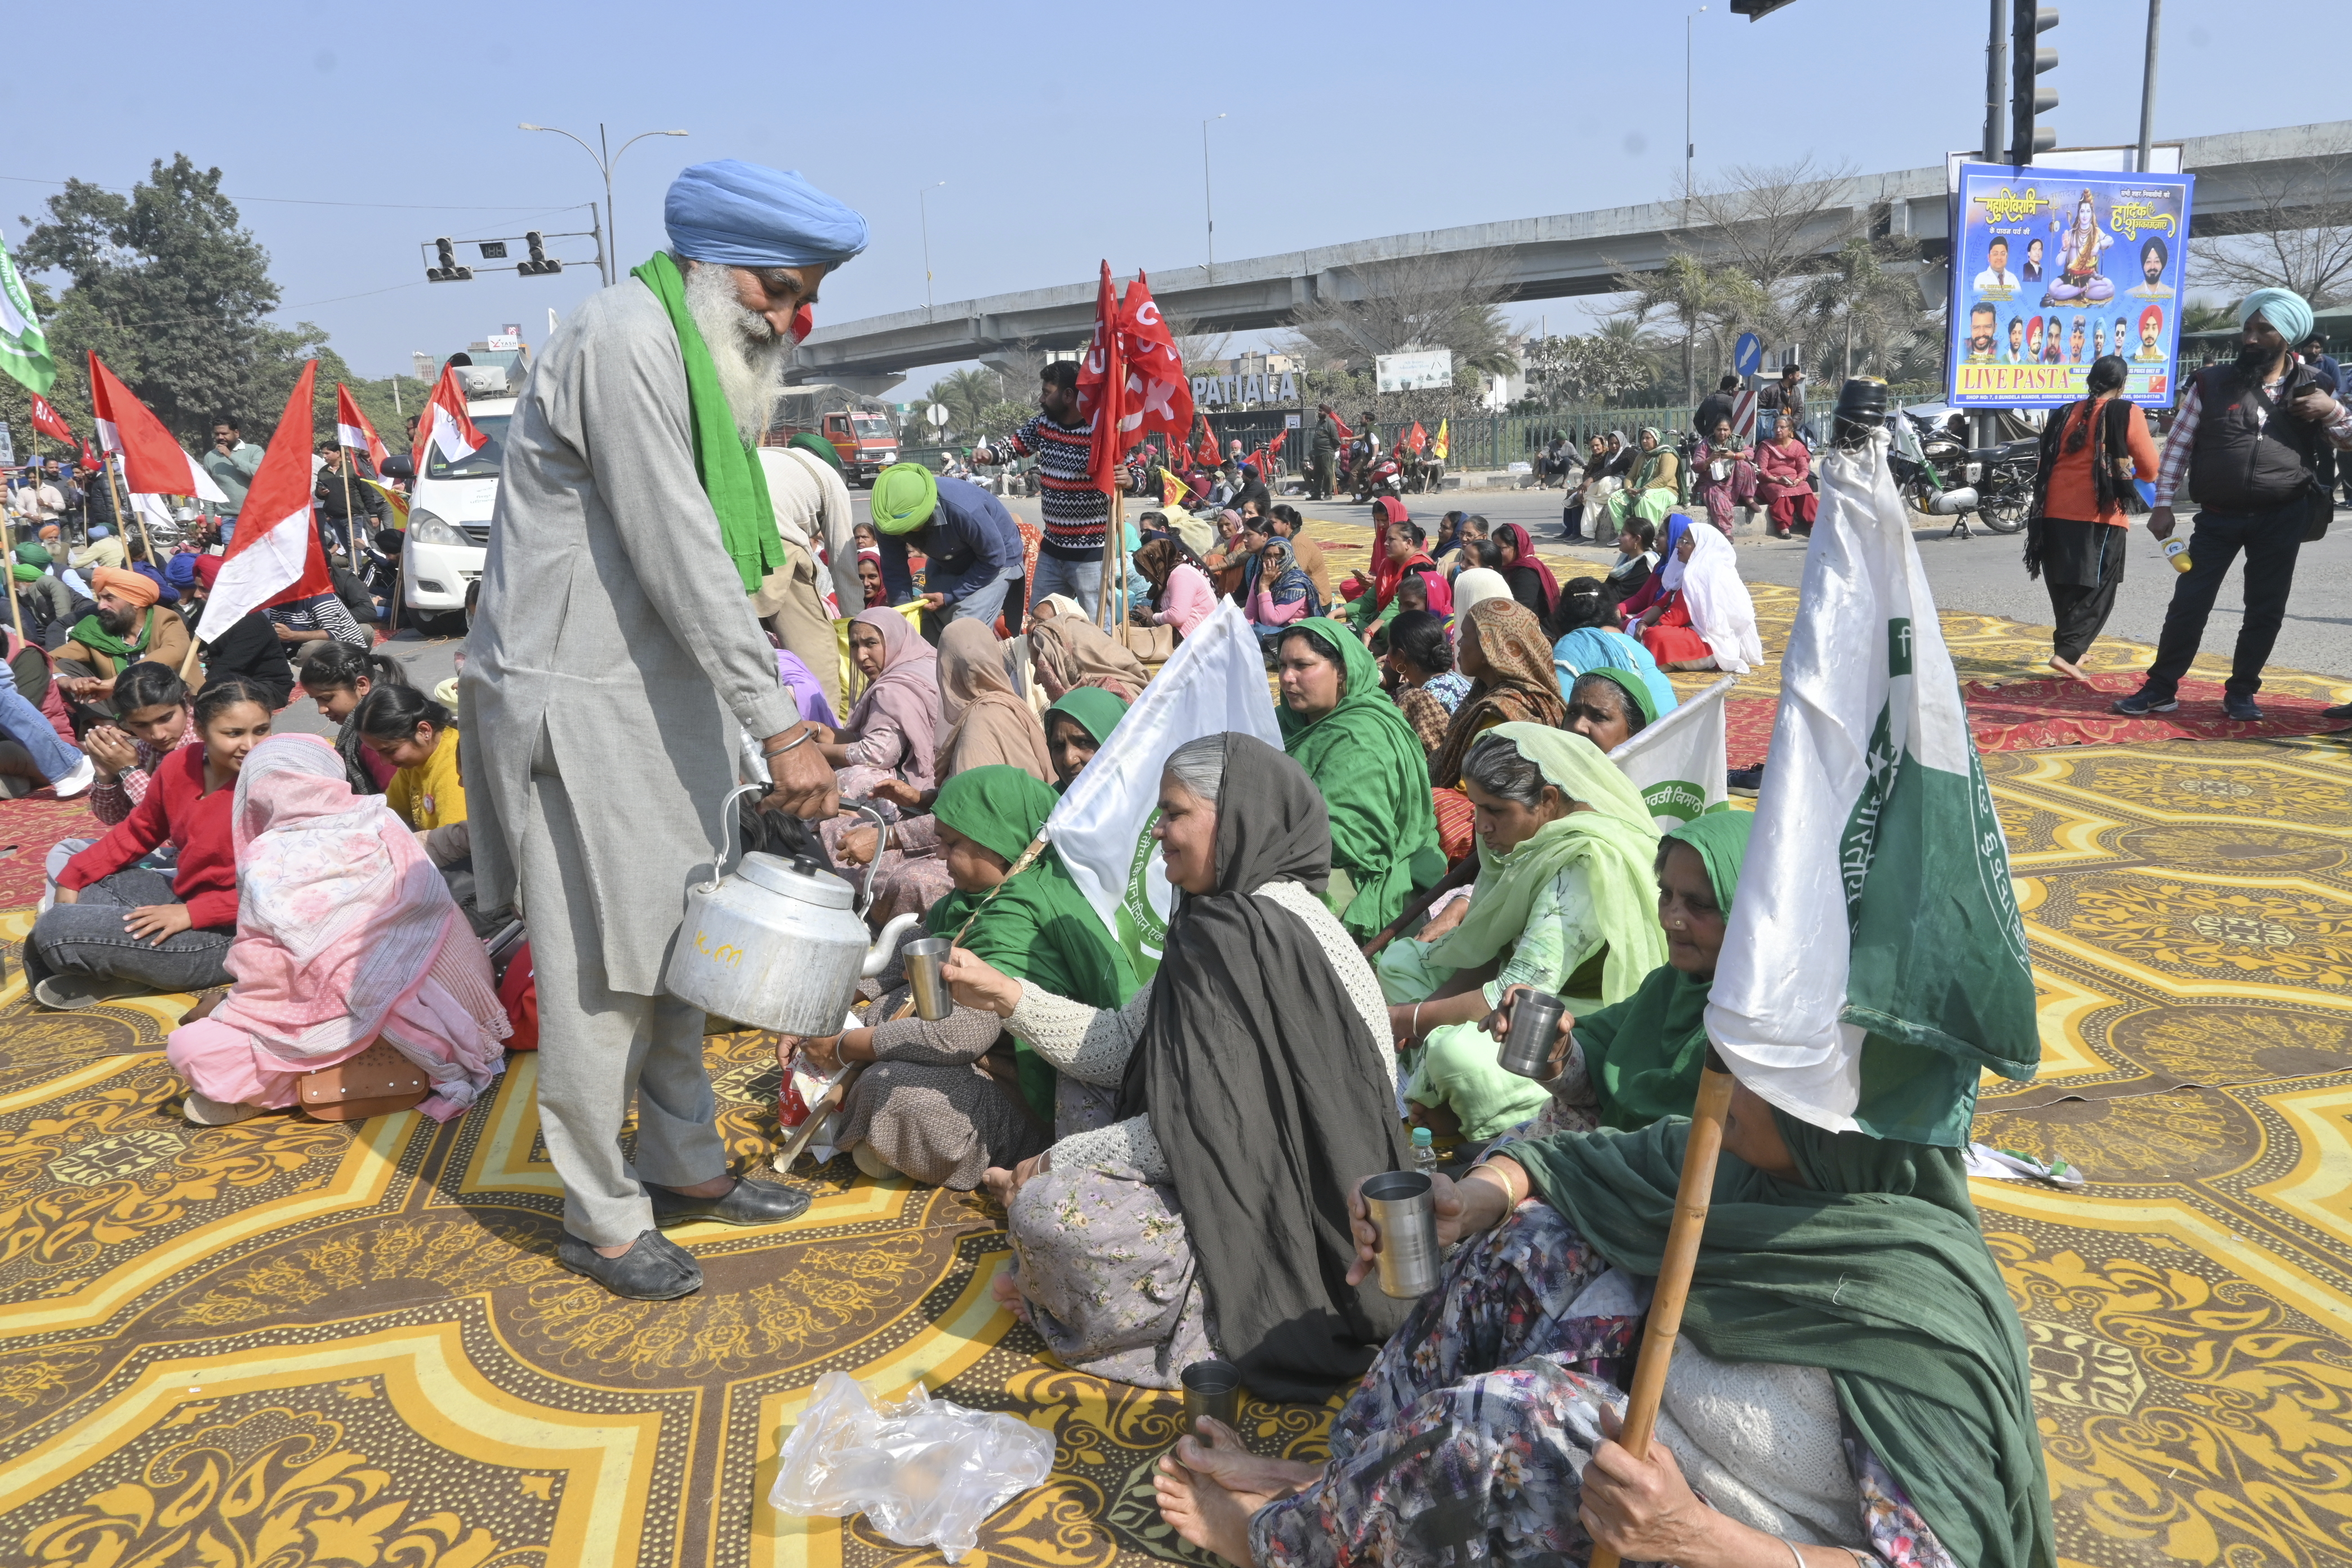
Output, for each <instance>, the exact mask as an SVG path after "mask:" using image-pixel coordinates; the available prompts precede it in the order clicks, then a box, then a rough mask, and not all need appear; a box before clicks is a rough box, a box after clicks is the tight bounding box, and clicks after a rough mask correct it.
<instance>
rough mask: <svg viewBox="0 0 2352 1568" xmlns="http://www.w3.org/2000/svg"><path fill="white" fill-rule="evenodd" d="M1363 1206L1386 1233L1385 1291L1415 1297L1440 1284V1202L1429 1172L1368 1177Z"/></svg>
mask: <svg viewBox="0 0 2352 1568" xmlns="http://www.w3.org/2000/svg"><path fill="white" fill-rule="evenodd" d="M1363 1194H1364V1207H1365V1208H1366V1209H1367V1210H1368V1211H1370V1215H1371V1220H1372V1224H1373V1225H1374V1226H1378V1227H1379V1229H1380V1233H1381V1244H1380V1252H1379V1254H1378V1255H1377V1256H1378V1260H1379V1264H1380V1280H1381V1294H1382V1295H1385V1296H1395V1297H1398V1298H1399V1299H1401V1300H1412V1299H1414V1298H1415V1297H1419V1296H1426V1295H1428V1294H1429V1293H1430V1292H1431V1291H1432V1290H1434V1289H1437V1276H1438V1270H1439V1266H1440V1264H1441V1263H1442V1262H1443V1261H1444V1260H1443V1258H1441V1257H1440V1256H1439V1253H1438V1247H1437V1206H1436V1199H1435V1197H1434V1196H1433V1195H1432V1184H1431V1183H1430V1180H1429V1178H1428V1177H1427V1176H1424V1175H1423V1174H1422V1173H1420V1172H1418V1171H1387V1172H1383V1173H1381V1174H1380V1175H1377V1176H1374V1177H1372V1178H1370V1180H1369V1181H1367V1182H1365V1184H1364V1186H1363Z"/></svg>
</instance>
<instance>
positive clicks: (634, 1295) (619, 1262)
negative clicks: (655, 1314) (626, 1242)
mask: <svg viewBox="0 0 2352 1568" xmlns="http://www.w3.org/2000/svg"><path fill="white" fill-rule="evenodd" d="M555 1261H557V1262H558V1263H561V1264H562V1265H563V1267H564V1268H569V1269H570V1270H572V1272H573V1273H574V1274H585V1275H586V1276H588V1278H589V1279H593V1280H594V1281H596V1283H597V1284H599V1285H602V1286H603V1287H604V1289H607V1290H610V1291H611V1292H612V1293H613V1294H614V1295H615V1296H625V1297H627V1298H628V1299H629V1300H632V1301H668V1300H676V1299H677V1297H680V1296H688V1295H692V1294H693V1293H694V1292H695V1291H697V1290H699V1289H702V1266H701V1265H700V1264H698V1263H697V1262H695V1260H694V1255H693V1254H692V1253H690V1252H688V1251H687V1249H686V1248H684V1247H680V1246H679V1245H678V1244H677V1243H676V1242H674V1241H672V1240H670V1239H669V1237H666V1236H664V1235H662V1234H661V1233H660V1232H659V1231H657V1230H649V1231H646V1232H645V1233H644V1234H643V1235H641V1236H639V1237H637V1239H636V1242H635V1245H633V1246H632V1247H630V1248H629V1250H628V1251H626V1252H624V1253H623V1254H621V1256H620V1257H618V1258H607V1257H605V1256H604V1254H603V1253H601V1252H599V1251H597V1250H596V1249H595V1248H594V1247H591V1246H589V1245H588V1244H587V1243H586V1242H584V1241H583V1240H581V1239H580V1238H579V1237H576V1236H573V1235H572V1234H571V1233H570V1232H568V1231H567V1232H565V1233H564V1236H563V1238H562V1240H560V1241H558V1242H557V1243H556V1244H555Z"/></svg>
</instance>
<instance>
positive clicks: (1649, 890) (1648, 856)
mask: <svg viewBox="0 0 2352 1568" xmlns="http://www.w3.org/2000/svg"><path fill="white" fill-rule="evenodd" d="M1487 735H1494V736H1500V737H1501V738H1502V739H1504V740H1506V741H1508V742H1511V744H1512V746H1513V747H1514V748H1515V749H1516V750H1517V752H1518V753H1519V755H1521V756H1522V757H1525V758H1526V759H1527V760H1528V761H1529V762H1531V763H1535V764H1536V766H1537V767H1538V768H1540V769H1542V770H1543V776H1544V778H1545V779H1546V780H1547V781H1548V782H1549V783H1551V784H1555V785H1557V786H1559V792H1560V793H1561V794H1562V795H1566V796H1568V798H1569V799H1570V800H1572V801H1579V802H1581V803H1583V804H1584V805H1589V806H1591V808H1592V809H1591V810H1590V811H1577V812H1570V814H1569V815H1568V816H1563V817H1561V818H1559V820H1558V821H1556V822H1547V823H1545V824H1544V825H1543V826H1541V827H1538V828H1537V829H1536V831H1535V833H1534V834H1533V835H1532V836H1531V837H1528V839H1527V841H1526V842H1524V843H1522V844H1520V845H1518V846H1517V847H1515V848H1513V849H1512V850H1511V851H1510V852H1509V853H1507V854H1504V855H1499V856H1498V855H1496V854H1494V853H1492V852H1490V851H1489V850H1488V849H1487V847H1486V842H1485V841H1484V840H1483V839H1482V840H1480V841H1479V844H1478V883H1477V886H1476V887H1475V888H1474V889H1471V893H1470V912H1469V913H1467V914H1466V915H1465V916H1463V917H1462V923H1461V924H1460V925H1457V926H1455V927H1454V929H1453V930H1452V931H1449V932H1447V933H1446V934H1445V936H1444V938H1442V939H1441V940H1440V941H1439V942H1437V944H1436V945H1435V946H1434V947H1433V948H1431V949H1430V952H1429V962H1430V963H1432V964H1437V965H1443V966H1444V967H1446V968H1450V969H1475V968H1477V967H1478V966H1479V965H1480V964H1482V963H1486V962H1487V961H1488V960H1489V959H1491V958H1493V957H1495V955H1496V954H1497V953H1499V952H1502V951H1503V949H1504V948H1506V947H1507V946H1509V945H1510V944H1511V943H1512V942H1517V940H1518V938H1519V933H1520V932H1521V931H1525V930H1526V929H1527V923H1528V909H1529V907H1530V906H1532V905H1533V904H1534V902H1535V898H1536V895H1537V894H1538V892H1540V891H1542V889H1544V888H1545V887H1546V886H1547V885H1548V884H1549V883H1550V881H1551V879H1553V878H1555V877H1557V876H1559V874H1560V872H1562V871H1564V870H1566V869H1567V868H1570V867H1571V866H1579V867H1581V868H1583V871H1584V879H1585V887H1586V889H1587V890H1588V892H1589V894H1590V896H1591V900H1592V910H1593V915H1594V917H1595V919H1596V921H1598V923H1599V925H1600V927H1601V933H1602V935H1603V937H1604V938H1605V939H1606V940H1607V942H1608V946H1607V948H1606V949H1605V950H1604V952H1603V957H1602V965H1601V986H1600V990H1599V995H1600V998H1601V1001H1603V1002H1615V1001H1618V1000H1620V999H1621V998H1622V997H1626V996H1630V995H1632V994H1633V990H1634V987H1636V986H1638V985H1640V984H1642V978H1643V976H1644V975H1646V974H1648V973H1650V972H1651V971H1652V970H1654V969H1656V968H1658V967H1659V966H1660V965H1662V964H1664V963H1665V962H1666V938H1665V932H1664V931H1661V930H1660V929H1659V927H1658V893H1657V885H1656V883H1655V881H1654V879H1653V878H1654V870H1653V867H1654V862H1655V861H1656V859H1657V854H1658V827H1657V824H1656V822H1655V821H1654V820H1653V818H1652V817H1651V816H1650V808H1649V806H1648V805H1645V804H1644V803H1643V799H1642V795H1641V792H1640V791H1638V790H1636V789H1635V788H1634V787H1633V784H1632V782H1631V781H1629V780H1628V779H1627V778H1626V777H1625V775H1624V774H1623V773H1620V772H1619V771H1618V770H1617V767H1616V765H1615V764H1614V763H1611V762H1610V761H1609V759H1608V758H1607V757H1606V756H1604V755H1603V754H1602V753H1601V748H1600V747H1598V746H1596V745H1594V744H1593V743H1592V742H1590V741H1588V740H1586V739H1585V738H1584V737H1583V736H1581V735H1578V734H1573V733H1571V732H1570V731H1566V730H1555V729H1552V728H1551V727H1550V726H1549V725H1545V724H1528V723H1512V724H1497V725H1496V726H1495V727H1494V728H1493V729H1491V730H1489V731H1486V735H1482V736H1480V737H1479V740H1481V741H1484V740H1485V739H1486V736H1487ZM1571 956H1572V955H1571Z"/></svg>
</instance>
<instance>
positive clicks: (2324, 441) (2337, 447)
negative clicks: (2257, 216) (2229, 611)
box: [2114, 289, 2352, 721]
mask: <svg viewBox="0 0 2352 1568" xmlns="http://www.w3.org/2000/svg"><path fill="white" fill-rule="evenodd" d="M2310 335H2311V307H2310V306H2309V305H2308V304H2306V303H2305V301H2304V299H2303V296H2301V295H2300V294H2295V293H2293V292H2290V291H2289V290H2287V289H2255V290H2254V291H2253V292H2252V293H2251V294H2249V295H2247V296H2246V297H2245V298H2244V299H2243V300H2240V301H2239V302H2238V357H2237V359H2236V360H2235V361H2234V362H2232V363H2228V364H2212V365H2207V366H2206V367H2205V368H2204V369H2203V370H2200V371H2199V372H2198V373H2197V374H2196V376H2195V377H2194V379H2192V380H2191V381H2190V382H2189V385H2188V387H2187V388H2186V389H2184V391H2183V392H2182V394H2181V398H2180V412H2179V416H2178V417H2176V418H2175V419H2174V420H2173V423H2172V434H2171V437H2170V438H2169V439H2168V440H2167V441H2166V442H2165V445H2164V457H2163V458H2162V460H2161V461H2160V462H2159V463H2158V466H2157V473H2156V506H2155V510H2153V511H2151V512H2150V513H2149V514H2148V519H2147V531H2148V532H2150V533H2152V534H2154V535H2155V536H2156V537H2157V538H2158V539H2168V538H2170V537H2171V535H2172V498H2173V494H2174V492H2175V491H2177V490H2178V489H2179V488H2180V486H2181V484H2182V482H2183V481H2184V480H2185V481H2186V482H2187V483H2188V486H2189V499H2191V500H2194V501H2195V502H2196V503H2197V531H2196V533H2195V534H2193V535H2192V536H2191V537H2190V539H2189V570H2188V571H2186V572H2184V573H2182V574H2180V575H2179V577H2177V578H2175V579H2174V580H2173V584H2172V604H2171V605H2170V606H2169V607H2168V608H2167V609H2166V611H2165V612H2164V634H2163V636H2162V637H2158V639H2157V645H2156V662H2155V663H2154V664H2152V665H2150V666H2149V667H2148V670H2147V677H2146V679H2144V680H2143V681H2142V682H2141V685H2140V689H2138V690H2137V691H2135V692H2133V693H2132V694H2131V695H2130V696H2128V697H2118V698H2117V699H2116V700H2115V704H2114V707H2115V710H2116V712H2118V713H2121V714H2124V715H2125V716H2126V717H2128V718H2138V717H2140V716H2141V715H2143V714H2147V713H2169V712H2171V711H2172V710H2174V709H2176V708H2178V707H2179V706H2180V700H2179V697H2178V696H2176V695H2175V693H2176V691H2177V690H2178V689H2179V685H2180V678H2181V676H2182V675H2184V674H2186V673H2187V672H2188V669H2189V661H2190V660H2192V659H2194V658H2196V657H2197V647H2198V644H2199V643H2200V642H2201V641H2202V640H2203V638H2204V636H2205V617H2206V616H2209V615H2210V614H2211V613H2212V610H2213V599H2214V596H2215V595H2217V594H2219V593H2220V592H2221V579H2222V578H2223V577H2225V576H2227V575H2228V574H2229V571H2230V563H2231V562H2233V561H2235V560H2236V559H2237V558H2238V552H2240V551H2243V552H2245V555H2246V583H2245V600H2246V618H2245V619H2244V621H2242V623H2241V624H2240V625H2239V627H2238V647H2237V653H2236V655H2235V657H2234V658H2233V659H2232V660H2231V667H2230V679H2229V681H2228V683H2227V684H2226V685H2225V686H2224V687H2223V688H2222V691H2221V711H2222V712H2223V713H2225V714H2227V715H2228V716H2229V717H2231V718H2232V719H2238V720H2244V721H2259V720H2260V719H2261V718H2262V716H2263V710H2262V709H2261V708H2260V707H2259V706H2258V705H2257V704H2256V703H2255V701H2254V693H2255V692H2257V691H2260V690H2261V689H2263V664H2264V663H2266V662H2267V661H2268V660H2269V658H2270V657H2271V647H2272V645H2273V644H2274V643H2276V642H2277V641H2278V633H2279V625H2280V623H2281V622H2282V621H2284V619H2285V618H2286V596H2287V592H2288V590H2289V589H2290V588H2292V587H2293V586H2294V560H2295V556H2296V554H2297V552H2300V551H2301V550H2302V548H2303V545H2304V542H2305V541H2306V540H2310V539H2316V538H2318V537H2319V536H2320V534H2321V533H2322V532H2323V531H2326V527H2327V521H2328V518H2329V517H2330V515H2331V514H2332V513H2333V512H2334V510H2335V495H2334V491H2335V489H2336V454H2337V453H2338V452H2342V451H2347V450H2352V409H2347V407H2346V406H2345V405H2343V404H2341V403H2338V402H2337V401H2336V398H2335V397H2333V396H2332V395H2330V393H2329V390H2328V388H2327V386H2326V384H2325V383H2324V382H2323V381H2322V380H2321V379H2320V377H2319V376H2318V374H2317V373H2316V372H2315V371H2314V370H2313V369H2312V368H2311V366H2309V365H2307V364H2305V363H2303V361H2301V360H2300V359H2298V358H2296V357H2295V354H2294V348H2293V347H2292V345H2293V344H2295V343H2299V342H2303V341H2304V340H2305V339H2306V338H2308V337H2309V336H2310ZM2328 712H2329V714H2330V716H2332V717H2336V718H2347V719H2352V705H2347V707H2344V708H2336V709H2330V710H2328Z"/></svg>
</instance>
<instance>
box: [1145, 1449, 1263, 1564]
mask: <svg viewBox="0 0 2352 1568" xmlns="http://www.w3.org/2000/svg"><path fill="white" fill-rule="evenodd" d="M1151 1489H1152V1491H1153V1493H1154V1494H1155V1495H1156V1497H1157V1499H1158V1500H1159V1503H1160V1518H1161V1519H1163V1520H1165V1521H1168V1528H1169V1529H1171V1530H1172V1531H1175V1532H1176V1533H1177V1534H1179V1535H1181V1536H1182V1537H1183V1538H1184V1539H1185V1540H1186V1541H1188V1542H1192V1544H1193V1545H1195V1546H1197V1547H1200V1548H1201V1549H1202V1551H1204V1552H1215V1553H1216V1554H1217V1555H1218V1556H1220V1557H1222V1558H1223V1559H1224V1560H1225V1561H1226V1562H1228V1563H1234V1564H1235V1568H1250V1528H1249V1521H1250V1515H1251V1514H1253V1513H1255V1512H1256V1511H1257V1510H1256V1509H1255V1508H1252V1507H1250V1506H1249V1505H1248V1504H1247V1503H1245V1502H1244V1500H1243V1499H1242V1496H1241V1494H1240V1493H1238V1492H1234V1491H1230V1490H1228V1489H1225V1488H1224V1487H1223V1486H1222V1485H1220V1484H1219V1483H1218V1482H1217V1481H1216V1479H1214V1478H1213V1477H1209V1476H1203V1475H1200V1474H1198V1473H1196V1472H1194V1471H1192V1470H1190V1469H1187V1468H1185V1467H1183V1466H1182V1465H1180V1464H1178V1463H1177V1462H1176V1460H1175V1459H1174V1458H1172V1457H1170V1456H1166V1455H1163V1456H1161V1458H1160V1468H1158V1469H1157V1470H1156V1471H1154V1472H1153V1473H1152V1477H1151ZM1264 1506H1265V1505H1264V1503H1262V1502H1261V1503H1260V1504H1259V1505H1258V1507H1264Z"/></svg>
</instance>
